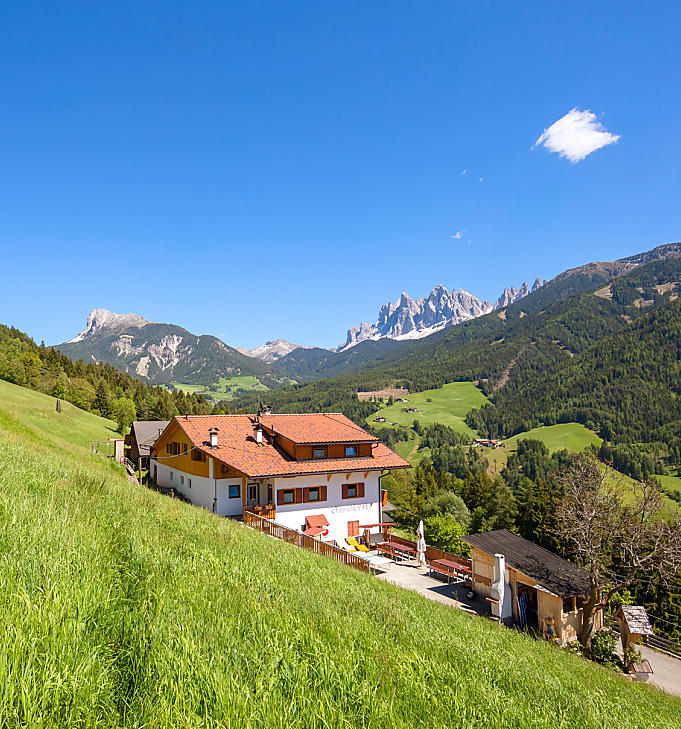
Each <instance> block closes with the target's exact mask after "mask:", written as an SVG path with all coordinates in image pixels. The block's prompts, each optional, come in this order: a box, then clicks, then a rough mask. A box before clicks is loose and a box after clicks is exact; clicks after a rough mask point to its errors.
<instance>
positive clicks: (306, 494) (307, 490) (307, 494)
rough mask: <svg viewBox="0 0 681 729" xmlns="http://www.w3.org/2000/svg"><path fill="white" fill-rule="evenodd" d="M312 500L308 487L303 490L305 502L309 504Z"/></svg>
mask: <svg viewBox="0 0 681 729" xmlns="http://www.w3.org/2000/svg"><path fill="white" fill-rule="evenodd" d="M309 500H310V489H309V488H308V487H307V486H306V487H305V488H304V489H303V501H304V502H305V503H306V504H307V502H308V501H309Z"/></svg>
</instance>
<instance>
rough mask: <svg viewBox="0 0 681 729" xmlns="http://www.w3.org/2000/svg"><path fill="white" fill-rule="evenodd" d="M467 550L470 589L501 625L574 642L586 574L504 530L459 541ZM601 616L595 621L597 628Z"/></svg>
mask: <svg viewBox="0 0 681 729" xmlns="http://www.w3.org/2000/svg"><path fill="white" fill-rule="evenodd" d="M463 541H465V542H467V543H468V544H470V546H471V561H472V571H473V575H472V587H473V590H474V591H475V592H477V593H478V594H479V595H480V596H481V597H483V598H486V599H487V600H488V601H489V602H490V605H491V609H492V614H493V615H495V616H496V617H498V618H499V619H500V620H502V621H505V622H515V623H516V624H518V625H520V626H523V627H528V628H532V629H534V630H536V631H538V632H539V633H543V634H544V635H548V637H553V638H555V639H556V640H557V641H559V642H560V643H566V642H567V641H570V640H575V639H576V638H577V636H578V634H579V630H580V628H581V624H582V605H583V603H584V598H585V596H586V595H587V594H588V592H589V591H590V589H591V579H590V575H589V573H588V572H587V571H586V570H585V569H583V568H582V567H579V566H578V565H576V564H574V563H573V562H569V561H568V560H566V559H563V558H562V557H559V556H558V555H557V554H554V553H553V552H550V551H549V550H548V549H544V548H543V547H540V546H539V545H538V544H534V543H533V542H530V541H528V540H527V539H523V538H522V537H520V536H518V535H517V534H513V532H510V531H508V529H499V530H497V531H493V532H487V533H485V534H472V535H469V536H467V537H463ZM601 626H602V615H601V614H600V613H598V614H597V615H596V624H595V627H596V628H600V627H601Z"/></svg>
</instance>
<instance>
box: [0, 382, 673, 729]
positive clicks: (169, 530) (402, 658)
mask: <svg viewBox="0 0 681 729" xmlns="http://www.w3.org/2000/svg"><path fill="white" fill-rule="evenodd" d="M2 394H3V398H5V400H4V401H0V722H1V725H2V726H3V727H14V726H31V727H90V726H92V727H94V726H97V727H121V726H124V727H187V728H189V727H191V728H192V729H194V728H195V727H311V728H317V727H319V728H321V727H328V728H331V727H334V728H335V727H372V728H374V727H518V728H520V727H537V728H540V727H547V728H548V727H551V728H552V729H555V728H557V727H565V728H566V729H567V728H568V727H570V729H572V728H573V727H611V726H612V727H625V728H626V727H645V728H646V729H649V728H650V727H656V726H665V727H674V726H679V727H681V718H680V716H681V702H679V701H677V700H675V699H672V698H671V697H668V696H666V695H664V694H662V693H661V692H659V691H657V690H655V689H653V688H651V687H648V686H642V685H639V684H632V683H628V682H627V681H625V680H624V679H622V678H620V677H618V676H616V675H614V674H611V673H609V672H607V671H606V670H604V669H601V668H599V667H597V666H594V665H591V664H588V663H586V662H585V661H582V660H580V659H578V658H575V657H572V656H568V655H565V654H563V653H561V652H560V651H558V650H557V649H555V648H552V647H551V646H548V645H546V644H543V643H538V642H534V641H532V640H531V639H529V638H525V637H524V636H521V635H518V634H516V633H514V632H512V631H509V630H506V629H503V628H500V627H498V626H496V625H494V624H492V623H491V622H489V621H486V620H483V619H480V618H475V617H471V616H469V615H466V614H464V613H462V612H459V611H456V610H454V609H451V608H447V607H445V606H442V605H439V604H437V603H431V602H429V601H427V600H424V599H423V598H422V597H420V596H418V595H416V594H413V593H410V592H407V591H403V590H400V589H399V588H396V587H394V586H391V585H389V584H386V583H384V582H382V581H379V580H376V579H374V578H371V577H370V576H367V575H364V574H362V573H359V572H356V571H354V570H352V569H351V568H347V567H343V566H342V565H339V564H337V563H335V562H334V561H332V560H329V559H326V558H323V557H319V556H317V555H314V554H311V553H310V552H308V551H307V550H300V549H296V548H295V547H292V546H290V545H287V544H284V543H282V542H278V541H275V540H272V539H270V538H268V537H265V536H263V535H261V534H258V533H255V532H252V531H250V530H248V529H246V528H245V527H243V526H242V525H240V524H238V523H235V522H232V521H228V520H225V519H221V518H219V517H216V516H213V515H212V514H209V513H207V512H205V511H201V510H199V509H196V508H194V507H191V506H187V505H185V504H182V503H180V502H177V501H173V500H170V499H167V498H165V497H162V496H159V495H157V494H155V493H153V492H150V491H146V490H143V489H141V488H139V487H136V486H135V485H134V484H131V483H129V482H127V481H126V480H125V479H124V478H123V477H122V476H121V475H119V474H118V473H115V472H114V470H113V469H112V467H111V466H110V464H108V463H106V462H104V461H101V460H97V459H95V458H94V457H91V456H89V455H87V452H86V451H85V449H82V450H79V448H80V446H78V444H77V443H78V442H80V441H79V438H80V435H79V436H78V438H76V439H73V442H72V443H69V439H68V438H67V437H66V436H65V434H64V433H62V432H61V431H60V430H59V428H61V427H62V425H61V424H60V423H59V421H55V423H54V424H53V423H52V420H41V419H40V418H39V417H38V416H37V415H35V411H36V409H37V408H41V407H45V404H44V401H43V400H42V399H41V398H43V396H41V395H38V394H36V393H31V397H32V398H35V399H34V400H30V399H29V401H28V402H24V405H23V406H22V408H20V409H19V411H20V413H21V414H18V412H19V411H17V410H16V409H15V408H13V407H12V406H11V403H9V402H8V401H7V397H8V396H7V393H6V392H3V393H2ZM10 395H11V393H10ZM22 396H23V393H22ZM31 403H32V404H31ZM83 415H85V414H83ZM76 417H77V413H76ZM88 417H90V416H88ZM76 427H78V428H83V429H84V430H87V428H90V427H95V425H94V424H93V422H92V421H87V422H85V421H79V424H78V425H77V426H76ZM97 427H104V428H106V427H108V425H106V424H105V423H102V422H100V423H99V424H98V426H97Z"/></svg>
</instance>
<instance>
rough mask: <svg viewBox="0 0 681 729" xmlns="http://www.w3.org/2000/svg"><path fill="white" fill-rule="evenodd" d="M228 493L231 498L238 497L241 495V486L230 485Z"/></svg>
mask: <svg viewBox="0 0 681 729" xmlns="http://www.w3.org/2000/svg"><path fill="white" fill-rule="evenodd" d="M227 493H228V495H229V498H230V499H238V498H239V496H241V489H240V488H239V484H235V485H234V486H230V487H229V489H228V492H227Z"/></svg>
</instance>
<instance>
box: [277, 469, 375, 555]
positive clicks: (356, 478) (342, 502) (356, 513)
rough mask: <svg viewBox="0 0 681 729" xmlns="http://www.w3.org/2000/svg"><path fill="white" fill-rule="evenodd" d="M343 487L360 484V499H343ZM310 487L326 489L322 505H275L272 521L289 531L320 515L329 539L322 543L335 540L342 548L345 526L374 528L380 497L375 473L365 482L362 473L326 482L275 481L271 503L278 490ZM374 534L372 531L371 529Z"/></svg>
mask: <svg viewBox="0 0 681 729" xmlns="http://www.w3.org/2000/svg"><path fill="white" fill-rule="evenodd" d="M346 483H363V484H364V496H363V497H362V498H359V499H344V498H343V490H342V486H343V484H346ZM310 486H326V501H321V502H312V503H303V504H277V506H276V509H277V515H276V521H277V523H278V524H282V525H283V526H287V527H289V529H299V530H302V529H304V528H305V517H307V516H313V515H316V514H323V515H324V516H325V517H326V519H327V520H328V522H329V527H328V529H329V535H328V536H327V537H324V541H331V540H334V539H335V540H336V542H338V544H340V545H345V538H346V537H347V536H348V522H349V521H359V523H360V526H363V525H365V524H378V523H379V522H380V520H381V495H380V483H379V473H377V472H375V471H372V472H370V473H369V475H368V476H367V477H366V478H365V476H364V472H362V473H352V474H350V476H349V477H348V474H347V473H341V474H333V475H332V476H331V479H330V480H327V474H320V475H319V476H298V477H296V478H277V479H275V489H276V491H275V496H274V502H275V504H276V502H277V496H276V492H278V491H279V490H280V489H292V488H305V487H310ZM372 531H376V529H372Z"/></svg>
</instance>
